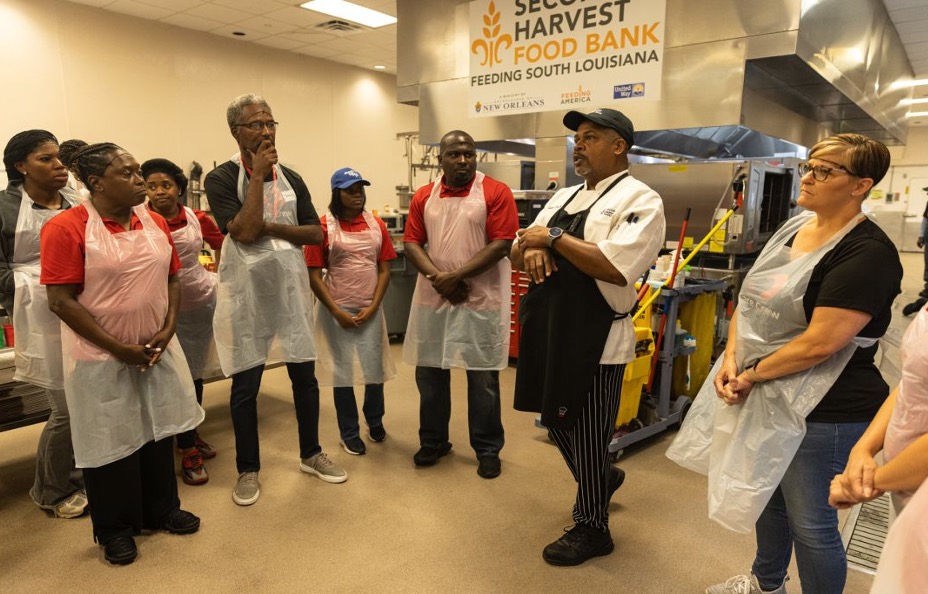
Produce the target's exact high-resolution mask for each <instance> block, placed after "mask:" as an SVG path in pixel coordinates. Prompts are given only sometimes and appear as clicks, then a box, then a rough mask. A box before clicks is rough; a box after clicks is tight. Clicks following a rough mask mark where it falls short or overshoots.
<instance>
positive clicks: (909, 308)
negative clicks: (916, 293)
mask: <svg viewBox="0 0 928 594" xmlns="http://www.w3.org/2000/svg"><path fill="white" fill-rule="evenodd" d="M926 303H928V299H925V298H923V297H919V298H918V299H916V300H915V301H913V302H912V303H910V304H908V305H906V306H905V307H903V308H902V315H904V316H910V315H912V314H914V313H915V312H917V311H918V310H920V309H921V308H923V307H924V306H925V304H926Z"/></svg>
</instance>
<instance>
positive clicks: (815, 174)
mask: <svg viewBox="0 0 928 594" xmlns="http://www.w3.org/2000/svg"><path fill="white" fill-rule="evenodd" d="M797 169H798V170H799V175H800V176H802V177H805V176H806V175H807V174H808V173H809V172H810V171H811V172H812V179H814V180H815V181H820V182H823V181H825V180H827V179H828V176H829V175H831V174H832V172H834V171H837V172H840V173H844V174H846V175H852V176H854V177H860V176H859V175H857V174H856V173H854V172H853V171H850V170H848V169H845V168H844V167H839V166H837V165H836V166H835V167H825V166H824V165H812V164H811V163H800V164H799V165H798V166H797Z"/></svg>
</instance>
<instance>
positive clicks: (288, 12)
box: [264, 6, 332, 27]
mask: <svg viewBox="0 0 928 594" xmlns="http://www.w3.org/2000/svg"><path fill="white" fill-rule="evenodd" d="M264 16H266V17H267V18H269V19H277V20H278V21H283V22H285V23H293V24H294V25H297V26H299V27H313V26H315V25H319V24H321V23H325V22H327V21H331V20H332V17H330V16H328V15H325V14H322V13H318V12H315V11H312V10H306V9H305V8H299V7H294V6H289V7H287V8H282V9H280V10H275V11H274V12H269V13H267V14H265V15H264Z"/></svg>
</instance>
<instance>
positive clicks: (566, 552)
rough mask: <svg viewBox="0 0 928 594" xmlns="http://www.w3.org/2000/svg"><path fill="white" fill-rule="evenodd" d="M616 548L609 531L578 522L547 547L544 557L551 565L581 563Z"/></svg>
mask: <svg viewBox="0 0 928 594" xmlns="http://www.w3.org/2000/svg"><path fill="white" fill-rule="evenodd" d="M614 548H615V545H614V544H613V543H612V536H611V535H610V534H609V531H608V530H606V531H605V532H600V531H599V530H597V529H596V528H593V527H592V526H587V525H586V524H577V525H575V526H574V527H573V528H571V529H570V530H568V531H567V532H566V533H565V534H564V536H562V537H560V538H559V539H557V540H556V541H554V542H552V543H551V544H549V545H548V546H546V547H545V550H544V552H543V553H542V554H541V556H542V558H544V560H545V561H547V562H548V563H550V564H551V565H559V566H570V565H580V564H581V563H583V562H584V561H587V560H588V559H592V558H593V557H601V556H603V555H608V554H609V553H611V552H612V550H613V549H614Z"/></svg>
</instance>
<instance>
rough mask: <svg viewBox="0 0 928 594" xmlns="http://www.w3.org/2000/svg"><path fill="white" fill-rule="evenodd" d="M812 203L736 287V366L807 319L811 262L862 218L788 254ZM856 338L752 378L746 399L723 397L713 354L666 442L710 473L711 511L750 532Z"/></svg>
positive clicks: (778, 343) (680, 459) (678, 458)
mask: <svg viewBox="0 0 928 594" xmlns="http://www.w3.org/2000/svg"><path fill="white" fill-rule="evenodd" d="M814 216H815V214H814V213H811V212H803V213H801V214H799V215H797V216H795V217H793V218H792V219H790V220H789V221H787V222H786V223H785V224H784V225H783V227H782V228H781V229H780V230H779V231H777V233H776V234H774V236H773V237H772V238H771V239H770V242H769V243H768V244H767V246H766V247H765V248H764V251H763V252H762V253H761V255H760V257H759V258H758V259H757V262H756V263H755V264H754V266H753V267H752V268H751V271H750V272H749V273H748V275H747V277H746V278H745V279H744V284H743V285H742V289H741V293H740V294H739V297H738V298H739V305H738V310H737V311H738V321H737V328H736V329H737V337H736V347H735V361H736V364H737V366H738V369H744V368H745V366H746V365H747V363H748V362H750V361H753V360H756V359H758V358H762V357H766V356H767V355H769V354H771V353H773V352H774V351H776V350H777V349H779V348H780V347H782V346H783V345H785V344H786V343H787V342H789V341H791V340H793V339H794V338H796V337H797V336H799V335H800V334H802V332H803V331H805V330H806V328H807V327H808V323H807V321H806V316H805V310H804V308H803V304H802V300H803V296H804V295H805V292H806V288H807V287H808V284H809V279H810V278H811V276H812V269H813V268H814V267H815V265H816V264H817V263H818V262H819V261H820V260H821V259H822V257H823V256H824V255H825V254H826V253H827V252H828V251H829V250H831V249H832V248H833V247H834V246H835V245H836V244H837V243H838V242H839V241H840V240H841V239H842V238H843V237H844V236H845V235H847V234H848V233H849V232H850V231H851V230H852V229H853V228H854V227H855V226H856V225H857V224H858V223H859V222H860V220H861V217H860V216H858V217H855V218H854V219H853V220H852V221H850V222H849V223H848V224H847V225H846V226H845V227H844V228H843V229H842V230H841V231H839V232H838V233H836V234H835V235H834V236H832V237H831V238H830V239H829V240H828V241H826V242H825V243H824V244H823V245H822V246H820V247H819V248H818V249H816V250H815V251H812V252H808V253H804V254H797V255H796V256H795V257H793V256H792V255H791V252H792V251H793V250H792V248H790V247H788V246H787V245H786V243H787V241H788V240H789V239H790V238H791V237H793V236H794V235H795V234H796V232H798V231H799V229H800V228H802V226H803V225H805V224H806V223H808V222H809V221H810V220H811V219H812V218H813V217H814ZM875 342H876V339H873V338H861V337H856V338H854V339H853V340H852V341H851V342H850V343H849V344H848V345H847V346H845V347H844V348H842V349H840V350H839V351H837V352H836V353H834V354H833V355H832V356H831V357H829V358H828V359H827V360H825V361H824V362H822V363H820V364H818V365H816V366H814V367H812V368H810V369H807V370H805V371H802V372H799V373H794V374H792V375H788V376H784V377H782V378H777V379H775V380H772V381H766V382H761V383H758V384H756V385H754V386H753V388H751V393H750V394H749V395H748V397H747V399H746V400H745V401H744V403H743V404H742V405H738V406H727V405H726V404H725V403H724V402H722V400H721V399H719V397H718V396H717V395H716V392H715V386H714V384H713V379H714V378H715V376H716V375H717V374H718V372H719V370H720V369H721V366H722V362H723V361H724V357H719V359H718V360H717V361H716V363H715V365H714V366H713V368H712V370H711V371H710V372H709V375H708V377H707V379H706V381H705V383H704V384H703V385H702V388H701V389H700V390H699V393H698V394H697V395H696V399H695V401H694V402H693V406H692V408H691V409H690V411H689V414H688V415H687V417H686V421H685V422H684V423H683V426H682V427H681V428H680V432H679V433H678V434H677V437H676V438H675V439H674V441H673V443H672V444H671V446H670V448H669V449H668V450H667V457H669V458H670V459H671V460H673V461H674V462H676V463H677V464H680V465H681V466H684V467H686V468H689V469H690V470H694V471H696V472H699V473H701V474H708V475H709V517H710V518H712V519H713V520H715V521H716V522H718V523H720V524H722V525H723V526H725V527H726V528H729V529H731V530H734V531H736V532H744V533H747V532H750V531H751V530H753V529H754V524H755V522H756V521H757V518H759V517H760V514H761V512H762V511H763V509H764V507H765V506H766V505H767V502H768V501H769V500H770V497H771V496H772V495H773V492H774V490H776V488H777V486H778V485H779V484H780V480H781V479H782V478H783V475H784V474H785V473H786V469H787V468H788V467H789V464H790V462H791V461H792V459H793V456H794V455H795V454H796V450H798V449H799V445H800V444H801V443H802V439H803V437H804V436H805V433H806V422H805V418H806V415H808V414H809V413H810V412H811V411H812V409H813V408H815V406H816V405H817V404H818V403H819V402H820V401H821V399H822V398H823V397H824V396H825V394H826V393H827V392H828V390H829V389H830V388H831V386H832V385H833V384H834V382H835V380H836V379H837V378H838V376H839V375H840V374H841V372H842V371H843V370H844V367H845V366H846V365H847V363H848V361H849V360H850V359H851V356H852V355H853V353H854V351H855V350H856V349H857V348H858V347H859V346H871V345H873V344H875Z"/></svg>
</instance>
